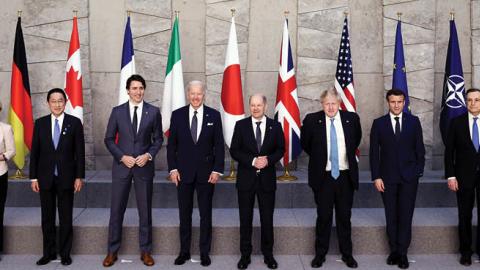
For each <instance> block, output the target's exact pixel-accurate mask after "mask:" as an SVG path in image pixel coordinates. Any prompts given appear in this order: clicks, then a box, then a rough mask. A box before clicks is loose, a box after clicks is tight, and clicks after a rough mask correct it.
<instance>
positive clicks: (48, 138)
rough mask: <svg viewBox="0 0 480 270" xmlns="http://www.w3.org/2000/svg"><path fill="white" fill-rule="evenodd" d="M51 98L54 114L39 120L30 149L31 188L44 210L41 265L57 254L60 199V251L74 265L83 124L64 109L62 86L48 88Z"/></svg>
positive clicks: (82, 165)
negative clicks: (75, 200)
mask: <svg viewBox="0 0 480 270" xmlns="http://www.w3.org/2000/svg"><path fill="white" fill-rule="evenodd" d="M47 102H48V107H49V109H50V112H51V114H49V115H46V116H44V117H41V118H39V119H37V120H36V121H35V126H34V129H33V139H32V150H31V152H30V179H31V188H32V190H33V191H34V192H37V193H38V192H39V193H40V204H41V210H42V234H43V256H42V258H40V260H38V261H37V265H45V264H47V263H49V262H50V261H51V260H55V259H56V258H57V245H56V243H57V240H56V238H57V237H56V236H57V233H56V229H55V215H56V212H57V209H56V208H57V206H56V201H58V217H59V224H60V232H59V235H60V239H59V241H58V244H59V246H58V252H59V253H60V257H61V263H62V264H63V265H70V264H71V263H72V258H71V257H70V251H71V250H72V239H73V231H72V211H73V197H74V193H76V192H78V191H80V190H81V188H82V185H83V182H82V178H85V144H84V136H83V126H82V123H81V122H80V120H79V119H78V118H76V117H74V116H71V115H68V114H66V113H64V110H65V104H66V102H67V97H66V95H65V92H63V90H62V89H59V88H54V89H52V90H50V91H48V94H47Z"/></svg>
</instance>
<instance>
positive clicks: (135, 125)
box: [132, 106, 138, 136]
mask: <svg viewBox="0 0 480 270" xmlns="http://www.w3.org/2000/svg"><path fill="white" fill-rule="evenodd" d="M133 108H134V110H133V121H132V127H133V135H135V136H137V126H138V117H137V109H138V106H134V107H133Z"/></svg>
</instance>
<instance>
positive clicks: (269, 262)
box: [263, 256, 278, 269]
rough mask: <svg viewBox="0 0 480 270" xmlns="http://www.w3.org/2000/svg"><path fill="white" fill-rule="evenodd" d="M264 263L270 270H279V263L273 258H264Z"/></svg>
mask: <svg viewBox="0 0 480 270" xmlns="http://www.w3.org/2000/svg"><path fill="white" fill-rule="evenodd" d="M263 262H264V263H265V264H266V265H267V267H268V268H270V269H277V268H278V263H277V261H276V260H275V258H274V257H273V256H265V257H264V258H263Z"/></svg>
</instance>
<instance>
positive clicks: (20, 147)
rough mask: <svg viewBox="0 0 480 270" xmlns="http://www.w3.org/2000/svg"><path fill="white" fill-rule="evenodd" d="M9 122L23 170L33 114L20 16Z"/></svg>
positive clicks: (17, 162)
mask: <svg viewBox="0 0 480 270" xmlns="http://www.w3.org/2000/svg"><path fill="white" fill-rule="evenodd" d="M8 120H9V122H10V125H12V128H13V134H14V137H15V148H16V152H17V154H16V155H15V157H14V158H13V162H14V163H15V165H17V168H18V169H20V170H21V169H23V167H24V165H25V156H26V155H27V153H28V152H29V151H30V149H31V148H32V136H33V114H32V100H31V95H30V83H29V81H28V68H27V56H26V53H25V43H24V41H23V32H22V19H21V17H20V16H19V17H18V21H17V30H16V32H15V45H14V49H13V63H12V85H11V97H10V112H9V115H8Z"/></svg>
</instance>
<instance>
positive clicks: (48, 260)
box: [37, 255, 57, 265]
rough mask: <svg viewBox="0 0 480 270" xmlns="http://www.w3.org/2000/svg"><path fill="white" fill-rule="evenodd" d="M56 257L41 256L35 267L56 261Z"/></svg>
mask: <svg viewBox="0 0 480 270" xmlns="http://www.w3.org/2000/svg"><path fill="white" fill-rule="evenodd" d="M56 259H57V255H52V256H43V257H42V258H40V260H38V261H37V265H45V264H47V263H49V262H50V261H53V260H56Z"/></svg>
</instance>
